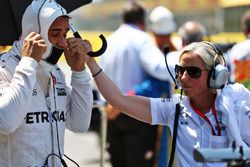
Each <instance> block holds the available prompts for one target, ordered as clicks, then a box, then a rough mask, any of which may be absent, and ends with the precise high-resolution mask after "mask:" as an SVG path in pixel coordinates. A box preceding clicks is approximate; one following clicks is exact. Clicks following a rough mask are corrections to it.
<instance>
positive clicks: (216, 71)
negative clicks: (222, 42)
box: [204, 41, 229, 89]
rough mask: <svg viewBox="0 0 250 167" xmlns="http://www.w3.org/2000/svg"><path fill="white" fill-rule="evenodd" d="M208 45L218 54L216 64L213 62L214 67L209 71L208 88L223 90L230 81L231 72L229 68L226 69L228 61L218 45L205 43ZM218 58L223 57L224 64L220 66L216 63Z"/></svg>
mask: <svg viewBox="0 0 250 167" xmlns="http://www.w3.org/2000/svg"><path fill="white" fill-rule="evenodd" d="M204 43H206V44H207V45H209V46H210V47H211V48H212V49H213V51H214V52H215V53H216V55H215V58H214V62H213V67H212V68H211V70H210V71H209V74H208V81H207V84H208V87H209V88H212V89H222V88H223V87H224V86H225V84H226V83H227V81H228V78H229V71H228V68H227V67H226V60H225V58H224V56H223V52H222V51H221V50H220V48H218V47H217V46H216V45H214V44H212V43H211V42H206V41H204ZM218 56H221V57H222V59H223V62H224V64H223V65H222V64H218V63H216V58H217V57H218Z"/></svg>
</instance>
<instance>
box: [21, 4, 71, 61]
mask: <svg viewBox="0 0 250 167" xmlns="http://www.w3.org/2000/svg"><path fill="white" fill-rule="evenodd" d="M60 16H67V12H66V10H65V9H64V8H63V7H62V6H60V5H59V4H58V3H57V2H55V1H54V0H33V1H32V3H31V4H30V5H29V6H28V7H27V8H26V10H25V12H24V15H23V19H22V37H21V44H23V40H24V38H25V37H26V36H27V35H28V34H29V33H30V32H36V33H39V34H41V36H42V38H43V39H44V40H45V43H46V44H47V50H46V52H45V53H44V54H43V56H42V60H43V61H45V62H46V63H49V64H52V65H54V64H56V63H57V61H58V60H59V58H60V56H61V54H62V53H63V49H62V48H56V47H55V46H53V45H52V44H51V43H50V41H49V39H48V30H49V28H50V26H51V24H52V23H53V22H54V21H55V20H56V19H57V18H58V17H60ZM41 62H42V61H41Z"/></svg>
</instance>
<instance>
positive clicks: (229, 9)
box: [71, 0, 250, 42]
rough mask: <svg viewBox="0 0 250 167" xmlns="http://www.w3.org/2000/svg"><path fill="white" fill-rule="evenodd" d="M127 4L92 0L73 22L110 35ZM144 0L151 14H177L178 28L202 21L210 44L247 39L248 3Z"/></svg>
mask: <svg viewBox="0 0 250 167" xmlns="http://www.w3.org/2000/svg"><path fill="white" fill-rule="evenodd" d="M126 1H128V0H93V2H92V3H91V4H89V5H86V6H83V7H81V8H78V9H77V10H75V11H73V12H72V13H71V16H72V20H73V22H74V23H75V25H76V27H77V28H78V29H79V30H81V31H85V32H87V31H104V33H105V32H107V33H108V32H109V31H113V30H115V29H116V28H117V27H118V26H119V23H120V14H121V9H122V6H123V5H124V3H126ZM141 1H142V2H143V3H144V5H145V6H146V8H147V9H148V12H150V10H151V9H152V8H154V7H155V6H157V5H163V6H166V7H167V8H169V9H170V10H171V11H172V12H173V13H174V16H175V20H176V23H177V27H179V26H180V25H182V24H183V23H184V22H185V21H187V20H196V21H198V22H200V23H201V24H203V25H204V26H205V27H206V29H207V31H208V34H207V38H209V40H211V41H215V42H236V41H239V40H243V38H244V37H243V35H242V33H241V24H240V18H241V15H242V14H243V13H244V11H246V10H247V9H250V1H249V0H141ZM238 32H240V33H238ZM235 33H236V34H235ZM237 33H238V34H237Z"/></svg>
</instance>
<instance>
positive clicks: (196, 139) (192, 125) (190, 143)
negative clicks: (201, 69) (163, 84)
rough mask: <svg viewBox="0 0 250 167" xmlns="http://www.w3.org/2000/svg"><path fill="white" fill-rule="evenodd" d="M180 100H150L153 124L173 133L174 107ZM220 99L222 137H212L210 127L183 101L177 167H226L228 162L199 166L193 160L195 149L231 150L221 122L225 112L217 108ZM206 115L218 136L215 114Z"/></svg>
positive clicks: (186, 99) (177, 97) (219, 112)
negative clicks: (227, 148) (163, 126)
mask: <svg viewBox="0 0 250 167" xmlns="http://www.w3.org/2000/svg"><path fill="white" fill-rule="evenodd" d="M178 101H179V95H174V96H173V99H160V98H151V113H152V124H163V125H168V126H169V127H170V130H171V133H173V125H174V116H175V108H176V107H175V104H176V103H178ZM217 106H218V99H217V98H216V100H215V109H216V112H217V119H218V122H219V125H220V127H221V136H213V135H212V129H211V127H210V125H209V124H208V123H207V122H206V121H205V120H204V119H202V118H201V117H200V116H199V115H198V114H196V112H195V111H194V110H193V109H192V107H191V106H190V103H189V100H188V98H187V97H184V98H183V107H184V108H183V109H182V110H181V112H180V117H179V121H178V134H177V142H176V155H177V160H178V166H181V167H189V166H190V167H194V166H195V167H209V166H211V167H215V166H220V167H221V166H226V163H200V162H196V161H195V160H194V158H193V150H194V149H198V148H225V147H229V139H228V138H227V137H226V136H227V132H226V128H227V127H226V126H225V125H224V124H223V123H222V117H221V116H222V112H221V111H220V109H219V108H218V107H217ZM206 116H207V117H208V119H209V120H210V122H211V123H212V126H213V127H214V129H215V131H216V133H217V124H216V120H215V117H214V115H213V114H212V111H211V110H210V111H209V112H208V113H207V114H206Z"/></svg>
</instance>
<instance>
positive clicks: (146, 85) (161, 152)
mask: <svg viewBox="0 0 250 167" xmlns="http://www.w3.org/2000/svg"><path fill="white" fill-rule="evenodd" d="M149 22H150V32H151V33H152V35H153V39H154V41H155V44H156V45H157V47H158V48H159V49H160V50H161V51H162V53H163V52H164V49H166V48H168V50H169V51H175V50H176V47H175V45H174V44H173V42H172V35H173V33H174V32H175V31H176V23H175V20H174V15H173V13H172V12H171V11H170V10H169V9H167V8H166V7H164V6H157V7H155V8H153V9H152V10H151V12H150V14H149ZM163 54H165V53H163ZM156 56H157V55H156ZM162 56H164V55H162ZM166 70H167V69H166ZM171 82H172V81H171V80H159V79H157V78H154V77H153V76H152V75H147V76H146V78H145V80H144V81H143V82H142V83H140V84H136V85H135V87H134V90H133V91H130V93H129V94H136V95H141V96H147V97H162V98H170V97H171V94H172V83H171ZM167 144H168V137H167V128H166V126H158V128H157V136H156V143H155V150H154V154H155V155H156V157H155V163H154V165H155V166H159V167H161V166H162V167H165V166H166V165H167V151H168V146H167Z"/></svg>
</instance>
